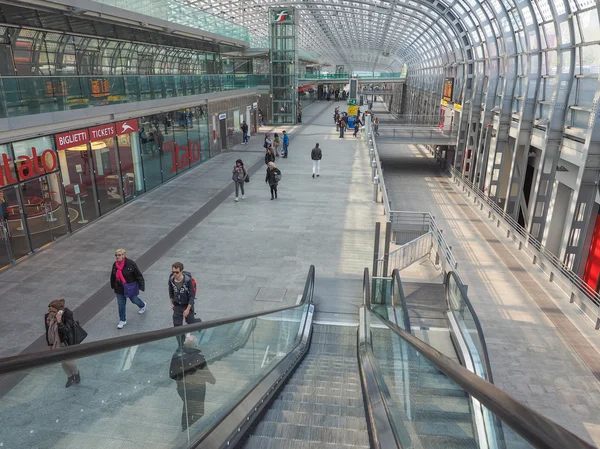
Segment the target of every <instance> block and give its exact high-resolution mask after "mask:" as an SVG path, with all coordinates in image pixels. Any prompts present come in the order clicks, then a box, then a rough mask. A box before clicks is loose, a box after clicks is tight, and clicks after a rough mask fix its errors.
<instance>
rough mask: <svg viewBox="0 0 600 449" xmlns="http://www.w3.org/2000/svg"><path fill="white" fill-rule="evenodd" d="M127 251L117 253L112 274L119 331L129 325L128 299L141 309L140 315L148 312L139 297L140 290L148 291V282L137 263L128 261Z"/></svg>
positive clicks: (117, 251)
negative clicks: (117, 308) (117, 307)
mask: <svg viewBox="0 0 600 449" xmlns="http://www.w3.org/2000/svg"><path fill="white" fill-rule="evenodd" d="M126 256H127V251H125V250H124V249H122V248H120V249H118V250H116V251H115V258H116V259H117V260H116V261H115V262H114V263H113V266H112V271H111V273H110V288H112V289H113V291H114V292H115V294H116V296H117V304H118V306H119V324H118V325H117V329H123V326H125V325H126V324H127V298H129V300H130V301H131V302H132V303H134V304H135V305H136V306H138V307H139V309H140V310H139V313H140V315H141V314H142V313H144V312H145V311H146V303H145V302H144V301H142V300H141V299H140V297H139V294H140V290H141V291H144V290H145V289H146V282H145V281H144V276H143V275H142V272H141V271H140V269H139V268H138V266H137V265H136V263H135V262H134V261H133V260H131V259H128V258H127V257H126Z"/></svg>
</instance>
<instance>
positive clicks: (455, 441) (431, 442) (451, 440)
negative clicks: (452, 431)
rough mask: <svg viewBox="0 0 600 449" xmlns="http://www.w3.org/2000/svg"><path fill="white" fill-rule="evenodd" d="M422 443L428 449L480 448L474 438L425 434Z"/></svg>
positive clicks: (421, 438) (421, 439)
mask: <svg viewBox="0 0 600 449" xmlns="http://www.w3.org/2000/svg"><path fill="white" fill-rule="evenodd" d="M419 439H420V441H421V444H422V446H423V447H424V448H427V449H478V448H479V444H478V443H477V442H476V441H475V440H474V439H472V438H456V437H449V436H432V435H423V436H421V437H420V438H419Z"/></svg>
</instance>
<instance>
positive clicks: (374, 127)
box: [373, 117, 379, 137]
mask: <svg viewBox="0 0 600 449" xmlns="http://www.w3.org/2000/svg"><path fill="white" fill-rule="evenodd" d="M373 131H375V135H376V136H377V137H379V117H375V120H374V121H373Z"/></svg>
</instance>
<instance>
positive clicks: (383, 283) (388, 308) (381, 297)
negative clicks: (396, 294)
mask: <svg viewBox="0 0 600 449" xmlns="http://www.w3.org/2000/svg"><path fill="white" fill-rule="evenodd" d="M372 281H373V284H372V286H373V291H372V292H371V307H372V308H373V310H374V311H375V312H376V313H378V314H379V315H381V316H382V317H383V318H385V319H386V320H387V319H390V316H389V314H390V312H392V307H393V303H392V295H393V284H392V278H387V277H374V278H373V280H372Z"/></svg>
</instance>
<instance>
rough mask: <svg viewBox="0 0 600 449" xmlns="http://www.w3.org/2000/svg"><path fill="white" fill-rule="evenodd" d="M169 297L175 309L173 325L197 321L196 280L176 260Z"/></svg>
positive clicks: (172, 270)
mask: <svg viewBox="0 0 600 449" xmlns="http://www.w3.org/2000/svg"><path fill="white" fill-rule="evenodd" d="M169 299H170V300H171V309H173V326H175V327H177V326H181V325H182V324H183V320H184V319H185V322H186V323H187V324H192V323H195V322H196V321H201V320H199V319H198V320H196V318H195V315H196V313H195V312H194V302H195V301H196V281H195V280H194V278H193V277H192V274H191V273H190V272H189V271H183V264H182V263H181V262H175V263H174V264H173V266H172V267H171V276H169ZM178 340H180V339H179V338H178Z"/></svg>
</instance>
